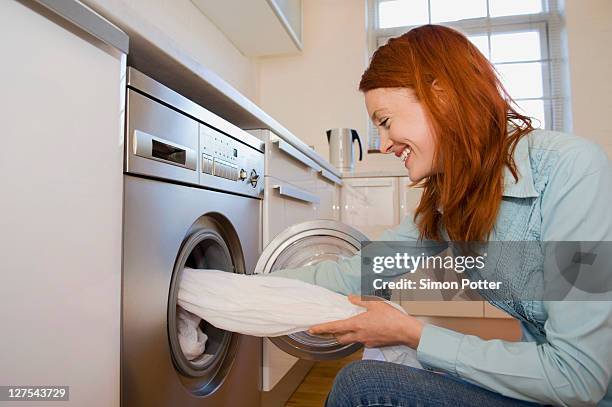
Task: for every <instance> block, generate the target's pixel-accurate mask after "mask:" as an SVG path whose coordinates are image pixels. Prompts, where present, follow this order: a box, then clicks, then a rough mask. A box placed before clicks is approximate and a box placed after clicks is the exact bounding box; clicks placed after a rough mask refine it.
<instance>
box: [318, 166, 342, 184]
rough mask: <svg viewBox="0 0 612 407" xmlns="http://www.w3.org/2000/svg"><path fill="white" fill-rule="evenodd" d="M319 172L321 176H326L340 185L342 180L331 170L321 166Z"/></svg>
mask: <svg viewBox="0 0 612 407" xmlns="http://www.w3.org/2000/svg"><path fill="white" fill-rule="evenodd" d="M319 173H320V174H321V176H322V177H323V178H327V179H328V180H330V181H331V182H333V183H334V184H338V185H342V180H341V179H340V178H338V177H336V176H335V175H334V174H332V173H331V172H329V171H327V170H326V169H325V168H321V170H320V171H319Z"/></svg>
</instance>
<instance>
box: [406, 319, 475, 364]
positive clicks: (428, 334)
mask: <svg viewBox="0 0 612 407" xmlns="http://www.w3.org/2000/svg"><path fill="white" fill-rule="evenodd" d="M464 337H465V335H463V334H461V333H459V332H455V331H451V330H450V329H446V328H441V327H439V326H435V325H430V324H426V325H425V326H424V327H423V331H422V333H421V339H420V341H419V346H418V347H417V359H418V360H419V362H421V364H422V365H423V366H424V367H425V368H426V369H428V370H444V371H446V372H449V373H451V374H452V375H455V376H456V375H457V356H458V354H459V347H460V346H461V342H462V341H463V338H464Z"/></svg>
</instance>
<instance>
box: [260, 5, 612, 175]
mask: <svg viewBox="0 0 612 407" xmlns="http://www.w3.org/2000/svg"><path fill="white" fill-rule="evenodd" d="M365 3H366V2H365V0H308V1H305V2H304V51H303V53H302V54H301V55H297V56H289V57H270V58H265V59H261V60H260V61H259V91H258V95H259V103H260V105H261V107H262V108H263V109H264V110H266V111H267V112H268V113H270V114H271V115H272V116H273V117H275V118H276V119H277V120H279V121H280V122H281V123H283V124H284V125H285V126H287V127H288V128H289V129H290V130H291V131H293V132H294V134H295V135H297V136H298V137H300V138H301V139H302V140H303V141H304V142H306V143H307V144H309V145H314V147H315V149H316V150H317V151H318V152H319V153H321V154H322V155H323V156H324V157H328V148H327V141H326V140H325V136H324V130H325V129H327V128H330V127H353V128H356V129H357V130H358V131H359V133H360V134H361V135H362V137H363V141H366V129H367V127H366V125H367V117H366V116H367V115H366V113H365V107H364V104H363V96H362V95H361V94H360V92H358V91H357V86H358V83H359V79H360V77H361V74H362V73H363V70H364V69H365V67H366V64H367V30H366V4H365ZM566 3H567V4H566V16H565V17H566V19H567V32H566V33H567V42H568V44H569V50H568V53H569V58H570V66H569V68H570V69H569V70H570V75H571V80H572V83H571V104H572V106H573V114H572V121H573V126H574V129H573V131H574V132H575V133H576V134H579V135H582V136H585V137H589V138H592V139H594V140H596V141H598V142H599V143H601V144H603V145H604V146H607V148H608V152H609V153H611V152H612V119H611V118H612V80H610V78H611V77H612V47H610V44H609V43H610V40H611V39H612V24H610V21H612V1H611V0H589V1H588V2H585V1H584V0H566ZM356 169H357V171H359V170H363V171H370V170H377V169H388V170H401V167H400V166H398V161H397V159H395V158H394V157H390V156H383V155H381V154H370V155H368V156H366V158H365V159H364V162H362V163H357V166H356Z"/></svg>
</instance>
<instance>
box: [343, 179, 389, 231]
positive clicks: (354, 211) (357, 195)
mask: <svg viewBox="0 0 612 407" xmlns="http://www.w3.org/2000/svg"><path fill="white" fill-rule="evenodd" d="M341 196H342V198H341V207H342V209H341V211H340V214H341V215H340V216H341V219H342V221H343V222H345V223H347V224H348V225H350V226H353V227H355V228H356V229H357V230H359V231H361V232H362V233H364V234H365V235H366V236H368V238H370V239H372V240H374V239H377V238H378V237H379V236H380V235H381V233H382V232H384V231H385V230H386V229H389V228H392V227H393V226H395V225H397V224H398V223H399V209H398V206H399V199H398V192H397V177H381V178H347V179H345V180H344V185H343V187H342V194H341Z"/></svg>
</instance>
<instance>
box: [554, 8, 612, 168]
mask: <svg viewBox="0 0 612 407" xmlns="http://www.w3.org/2000/svg"><path fill="white" fill-rule="evenodd" d="M565 26H566V31H567V43H568V54H569V72H570V77H571V82H570V84H571V95H572V97H571V100H572V122H573V131H574V133H576V134H578V135H580V136H584V137H588V138H591V139H593V140H595V141H597V142H599V143H601V144H602V145H603V146H604V147H606V148H607V151H608V155H609V156H610V157H612V45H611V44H610V41H611V40H612V1H610V0H588V1H584V0H565Z"/></svg>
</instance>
